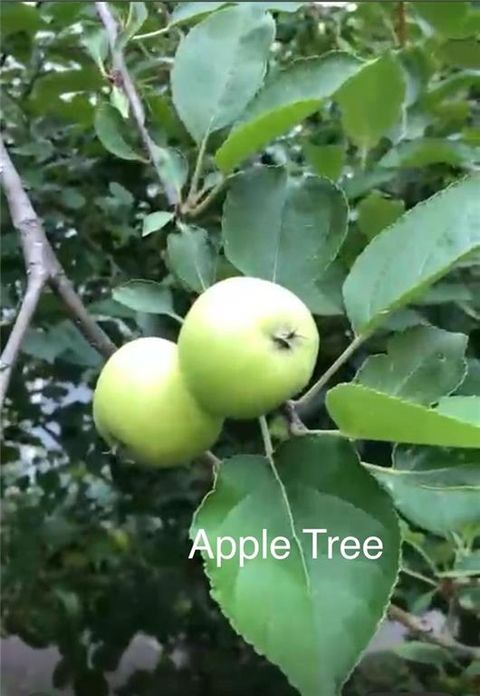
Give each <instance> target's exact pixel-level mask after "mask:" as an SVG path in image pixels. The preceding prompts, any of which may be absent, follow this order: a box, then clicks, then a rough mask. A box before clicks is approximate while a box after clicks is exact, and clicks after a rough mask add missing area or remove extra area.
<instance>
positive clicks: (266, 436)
mask: <svg viewBox="0 0 480 696" xmlns="http://www.w3.org/2000/svg"><path fill="white" fill-rule="evenodd" d="M258 420H259V423H260V430H261V431H262V438H263V446H264V447H265V454H266V456H267V458H268V459H269V460H270V461H272V460H273V444H272V438H271V437H270V430H269V429H268V423H267V419H266V418H265V416H260V418H259V419H258Z"/></svg>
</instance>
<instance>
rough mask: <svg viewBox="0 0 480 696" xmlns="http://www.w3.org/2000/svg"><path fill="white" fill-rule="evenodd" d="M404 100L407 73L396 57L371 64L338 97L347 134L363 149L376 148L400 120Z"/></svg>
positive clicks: (346, 84) (388, 55)
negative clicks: (405, 75) (405, 74)
mask: <svg viewBox="0 0 480 696" xmlns="http://www.w3.org/2000/svg"><path fill="white" fill-rule="evenodd" d="M379 95H381V105H380V103H379ZM404 97H405V77H404V72H403V69H402V67H401V66H400V64H399V63H398V61H397V59H396V58H395V57H394V56H393V55H391V54H386V55H384V56H382V57H380V58H377V59H376V60H373V61H371V62H370V63H367V64H366V65H365V66H364V67H363V68H362V70H360V72H359V73H357V74H356V75H354V76H353V77H352V78H351V79H350V80H348V82H346V83H345V84H344V85H343V87H342V88H341V89H340V91H339V92H338V95H337V100H338V103H339V104H340V107H341V109H342V121H343V126H344V128H345V131H346V132H347V134H348V135H349V136H350V138H351V139H352V140H353V141H354V142H355V143H357V145H358V146H359V147H361V148H364V149H369V148H372V147H374V146H375V145H376V144H377V143H378V141H379V140H380V138H381V137H382V136H384V135H385V134H386V133H387V132H388V131H389V130H390V129H391V128H393V126H395V124H396V123H397V122H398V121H399V120H400V118H401V116H402V109H403V100H404Z"/></svg>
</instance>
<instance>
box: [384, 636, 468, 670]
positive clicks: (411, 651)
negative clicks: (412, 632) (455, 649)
mask: <svg viewBox="0 0 480 696" xmlns="http://www.w3.org/2000/svg"><path fill="white" fill-rule="evenodd" d="M392 651H393V652H394V653H395V655H397V656H398V657H401V658H402V659H403V660H409V661H410V662H418V663H419V664H422V665H433V666H435V667H442V666H443V665H444V664H445V663H448V662H452V661H454V660H453V657H452V656H451V655H450V652H449V651H448V650H447V649H446V648H442V647H441V646H440V645H431V644H429V643H422V642H421V641H419V640H410V641H408V643H401V644H400V645H395V646H394V647H393V648H392Z"/></svg>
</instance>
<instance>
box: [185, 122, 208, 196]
mask: <svg viewBox="0 0 480 696" xmlns="http://www.w3.org/2000/svg"><path fill="white" fill-rule="evenodd" d="M208 136H209V133H208V131H207V132H206V133H205V135H204V136H203V138H202V142H201V143H200V147H199V148H198V155H197V161H196V163H195V169H194V171H193V175H192V181H191V183H190V190H189V192H188V196H187V203H186V207H187V208H188V206H189V204H191V203H193V201H194V200H195V195H196V193H197V190H198V182H199V181H200V176H201V174H202V169H203V160H204V159H205V152H206V149H207V143H208Z"/></svg>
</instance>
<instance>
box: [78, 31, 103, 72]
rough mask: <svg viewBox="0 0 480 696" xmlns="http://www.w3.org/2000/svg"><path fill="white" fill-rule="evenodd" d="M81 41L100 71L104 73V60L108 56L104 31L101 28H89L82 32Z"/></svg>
mask: <svg viewBox="0 0 480 696" xmlns="http://www.w3.org/2000/svg"><path fill="white" fill-rule="evenodd" d="M81 42H82V45H83V46H85V48H86V50H87V52H88V53H89V54H90V56H91V57H92V58H93V60H94V61H95V63H96V64H97V66H98V69H99V70H100V72H101V73H104V72H105V66H104V62H105V60H106V58H107V56H108V38H107V34H106V32H105V31H104V30H103V29H93V30H90V31H88V32H85V33H84V34H83V36H82V39H81Z"/></svg>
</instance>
